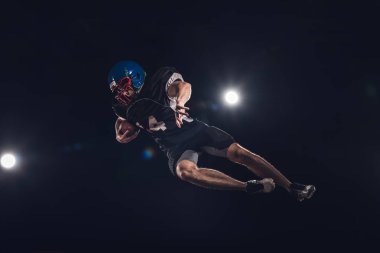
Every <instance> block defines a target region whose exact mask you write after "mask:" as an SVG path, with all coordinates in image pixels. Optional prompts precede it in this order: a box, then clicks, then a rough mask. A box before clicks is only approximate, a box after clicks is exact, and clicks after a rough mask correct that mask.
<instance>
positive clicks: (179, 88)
mask: <svg viewBox="0 0 380 253" xmlns="http://www.w3.org/2000/svg"><path fill="white" fill-rule="evenodd" d="M167 93H168V96H169V97H172V98H173V97H175V98H176V102H177V108H176V112H175V116H176V124H177V126H178V127H181V125H182V124H183V122H182V118H183V116H184V115H187V116H188V113H187V112H186V111H187V110H189V108H188V107H185V104H186V102H187V101H189V99H190V97H191V84H190V83H188V82H184V81H181V80H177V81H175V82H174V83H173V84H172V85H170V87H169V88H168V91H167Z"/></svg>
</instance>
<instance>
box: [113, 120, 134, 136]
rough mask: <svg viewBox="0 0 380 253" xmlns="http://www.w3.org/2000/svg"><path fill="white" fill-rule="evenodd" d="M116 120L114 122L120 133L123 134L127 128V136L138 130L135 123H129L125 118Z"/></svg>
mask: <svg viewBox="0 0 380 253" xmlns="http://www.w3.org/2000/svg"><path fill="white" fill-rule="evenodd" d="M117 121H118V122H117V123H116V124H117V128H118V129H120V130H119V131H120V133H121V134H124V133H125V131H127V130H128V131H130V133H129V134H128V135H127V136H128V137H129V136H132V135H134V134H135V133H136V132H137V131H138V128H137V127H136V126H135V125H133V124H131V123H129V122H128V121H126V120H125V119H120V118H119V119H118V120H117Z"/></svg>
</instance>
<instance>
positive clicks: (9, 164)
mask: <svg viewBox="0 0 380 253" xmlns="http://www.w3.org/2000/svg"><path fill="white" fill-rule="evenodd" d="M0 164H1V166H2V167H3V168H4V169H7V170H10V169H12V168H13V167H14V166H15V165H16V157H15V156H14V155H13V154H9V153H8V154H4V155H2V156H1V159H0Z"/></svg>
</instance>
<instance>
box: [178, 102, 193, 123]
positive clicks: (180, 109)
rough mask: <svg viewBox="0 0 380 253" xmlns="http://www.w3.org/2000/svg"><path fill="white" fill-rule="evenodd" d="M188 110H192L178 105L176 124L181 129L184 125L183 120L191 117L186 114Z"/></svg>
mask: <svg viewBox="0 0 380 253" xmlns="http://www.w3.org/2000/svg"><path fill="white" fill-rule="evenodd" d="M188 110H190V108H189V107H186V106H184V105H181V104H177V106H176V110H175V121H176V124H177V126H178V127H179V128H181V126H182V124H183V121H182V118H183V117H184V116H189V114H188V113H187V112H186V111H188Z"/></svg>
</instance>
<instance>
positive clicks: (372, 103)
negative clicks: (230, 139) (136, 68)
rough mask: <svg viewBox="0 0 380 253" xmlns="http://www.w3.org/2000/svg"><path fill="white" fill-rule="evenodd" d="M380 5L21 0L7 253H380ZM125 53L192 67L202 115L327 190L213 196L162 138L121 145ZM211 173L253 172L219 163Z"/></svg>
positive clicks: (5, 115) (11, 113)
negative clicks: (364, 251)
mask: <svg viewBox="0 0 380 253" xmlns="http://www.w3.org/2000/svg"><path fill="white" fill-rule="evenodd" d="M157 2H158V1H157ZM364 2H366V3H364ZM379 7H380V6H379V4H378V3H375V2H370V1H313V0H307V1H291V3H288V1H259V2H258V3H255V1H253V2H252V3H249V4H248V3H240V2H239V1H220V2H218V3H214V2H209V3H207V2H205V1H203V2H202V3H195V2H189V3H186V4H184V3H180V2H179V1H178V2H166V3H163V2H160V3H155V4H152V3H142V2H140V3H136V2H128V1H123V2H120V3H118V4H116V3H104V4H97V3H91V4H82V5H80V4H77V5H73V6H70V5H68V3H67V2H63V1H62V2H61V1H58V2H54V3H50V4H48V3H40V4H28V5H21V4H19V5H17V4H15V5H13V6H3V8H2V12H3V13H2V17H1V23H0V29H1V30H0V31H1V39H0V45H1V47H0V50H1V51H0V52H1V61H0V64H1V66H0V71H1V72H0V73H1V74H0V88H1V89H0V110H1V111H0V112H1V118H0V119H1V120H0V130H1V131H0V153H3V152H5V151H12V152H14V153H16V154H17V155H18V157H19V165H18V167H17V169H16V170H14V171H4V170H0V241H1V246H0V247H2V248H3V247H4V248H6V249H7V250H11V249H13V250H15V249H18V248H24V249H28V250H43V249H45V250H48V249H49V250H57V251H58V252H72V251H75V250H76V251H80V252H86V249H99V248H108V247H111V248H113V249H114V250H115V249H121V250H127V249H128V248H131V247H143V246H144V247H157V246H160V247H169V248H173V249H181V247H184V246H186V247H190V246H194V247H195V246H199V247H204V248H206V247H214V249H216V248H226V247H229V246H234V247H249V248H251V249H252V250H255V248H257V247H266V245H268V247H270V249H276V250H277V249H278V250H282V251H283V250H292V251H301V250H312V249H323V250H326V249H336V250H339V251H341V250H345V249H352V248H360V247H366V246H370V245H371V244H372V243H374V242H375V241H376V240H377V239H379V232H378V230H377V228H378V226H379V225H380V219H379V218H378V214H379V211H380V197H379V192H380V186H379V185H380V184H379V183H378V182H379V180H380V131H379V129H380V71H379V70H380V49H379V45H380V37H379V33H378V31H379V28H378V27H379V24H380V22H379V20H380V19H379V17H378V16H379V15H378V12H379ZM125 59H133V60H136V61H138V62H139V63H140V64H141V65H142V66H143V67H144V68H145V69H146V71H147V72H148V74H150V73H152V72H153V71H154V70H155V69H156V68H158V67H160V66H163V65H170V66H174V67H176V68H177V69H178V70H179V71H180V72H181V73H182V74H183V76H184V78H185V79H186V80H187V81H188V82H190V83H191V84H192V87H193V93H192V98H191V100H190V101H189V103H188V105H189V107H190V108H191V113H192V116H193V117H197V118H198V119H200V120H203V121H204V122H206V123H208V124H211V125H215V126H217V127H219V128H221V129H223V130H225V131H227V132H228V133H230V134H231V135H233V136H234V137H235V139H236V140H237V141H238V142H239V143H240V144H241V145H243V146H245V147H247V148H248V149H250V150H252V151H253V152H256V153H258V154H260V155H262V156H263V157H265V158H267V159H268V160H269V161H270V162H271V163H273V164H274V165H275V166H276V167H277V168H278V169H279V170H281V171H282V172H283V173H284V174H285V175H287V176H288V177H289V178H290V179H291V180H294V181H296V182H302V183H313V184H315V185H316V187H317V192H316V194H315V196H314V197H313V198H312V199H311V200H309V201H305V202H303V203H297V202H295V200H293V199H292V198H290V197H289V196H288V195H287V194H286V192H285V191H283V190H281V189H277V190H276V191H275V192H274V193H273V194H271V195H266V196H256V197H252V196H248V195H246V194H244V193H238V192H223V191H211V190H204V189H201V188H197V187H195V186H192V185H190V184H188V183H185V182H181V181H180V180H178V179H177V178H175V177H173V176H172V175H171V173H170V171H169V168H168V165H167V159H166V157H165V154H164V153H162V152H160V151H159V150H158V149H157V148H158V147H157V146H156V145H155V143H154V141H153V140H152V139H150V138H149V136H147V135H146V134H142V135H140V136H139V138H138V139H136V140H135V141H133V142H132V143H129V144H127V145H122V144H119V143H117V142H116V140H115V137H114V130H113V127H114V125H113V124H114V120H115V116H114V115H113V113H112V110H111V107H110V104H109V88H108V85H107V82H106V77H107V72H108V70H109V68H110V67H111V66H112V65H113V64H114V63H116V62H117V61H119V60H125ZM227 87H237V88H239V89H240V91H242V93H243V95H244V96H243V100H242V104H241V105H240V106H238V107H236V108H227V107H225V106H224V105H223V103H222V102H221V101H220V93H221V92H222V91H223V90H224V89H225V88H227ZM147 148H151V149H152V148H153V149H154V150H155V155H154V157H153V158H152V159H151V160H144V159H143V156H142V153H143V151H144V149H147ZM200 165H202V166H208V167H211V168H219V169H221V170H223V171H224V172H226V173H228V174H230V175H233V176H235V177H237V178H239V179H241V180H249V179H252V178H253V177H252V175H251V174H249V173H248V172H247V171H246V170H244V168H243V167H241V166H238V165H235V164H232V163H231V162H228V161H225V160H222V159H219V158H213V157H205V158H204V160H203V161H202V162H201V163H200ZM4 252H5V251H4ZM106 252H107V251H106ZM108 252H111V251H108Z"/></svg>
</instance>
